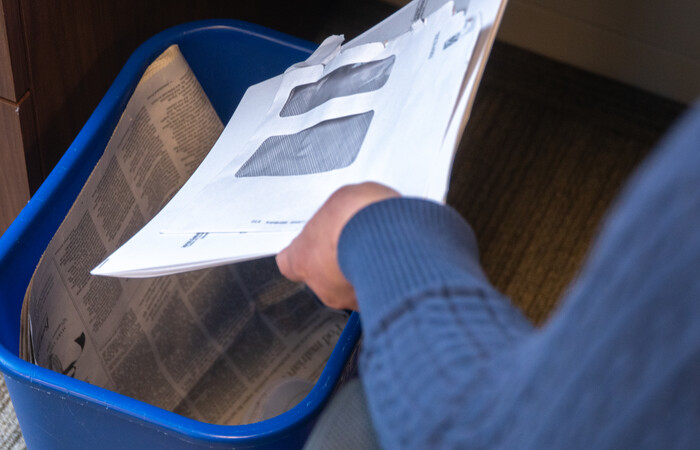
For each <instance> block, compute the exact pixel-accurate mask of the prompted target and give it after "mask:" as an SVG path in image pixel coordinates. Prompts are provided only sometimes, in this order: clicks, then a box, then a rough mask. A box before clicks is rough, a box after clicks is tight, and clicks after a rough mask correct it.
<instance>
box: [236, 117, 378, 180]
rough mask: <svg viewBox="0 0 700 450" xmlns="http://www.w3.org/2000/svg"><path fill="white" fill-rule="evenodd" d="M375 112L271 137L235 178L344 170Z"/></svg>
mask: <svg viewBox="0 0 700 450" xmlns="http://www.w3.org/2000/svg"><path fill="white" fill-rule="evenodd" d="M373 116H374V111H368V112H366V113H362V114H354V115H351V116H345V117H340V118H337V119H330V120H325V121H323V122H320V123H318V124H317V125H314V126H312V127H310V128H307V129H305V130H302V131H300V132H298V133H295V134H288V135H282V136H270V137H269V138H267V139H265V141H264V142H263V143H262V144H261V145H260V147H258V149H257V150H256V151H255V153H253V155H252V156H251V157H250V158H249V159H248V160H247V161H246V162H245V163H244V164H243V165H242V166H241V168H240V169H239V170H238V172H236V177H239V178H243V177H265V176H266V177H281V176H292V175H309V174H314V173H321V172H328V171H330V170H336V169H342V168H343V167H347V166H349V165H350V164H352V163H353V161H355V158H357V154H358V153H359V152H360V148H361V147H362V142H363V141H364V140H365V136H366V135H367V130H368V129H369V125H370V123H371V122H372V117H373Z"/></svg>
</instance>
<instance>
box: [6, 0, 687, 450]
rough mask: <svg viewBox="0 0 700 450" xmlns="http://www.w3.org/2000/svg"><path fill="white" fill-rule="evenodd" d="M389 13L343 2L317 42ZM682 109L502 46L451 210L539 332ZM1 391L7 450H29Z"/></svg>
mask: <svg viewBox="0 0 700 450" xmlns="http://www.w3.org/2000/svg"><path fill="white" fill-rule="evenodd" d="M392 11H393V8H392V7H390V6H388V5H386V4H383V3H381V2H376V1H370V0H366V1H365V0H363V1H350V0H338V1H337V2H334V3H333V6H332V7H329V9H328V11H326V12H325V13H324V14H327V17H326V20H325V26H324V29H323V30H319V33H318V36H319V40H321V39H322V38H323V37H325V36H326V35H327V34H329V33H336V34H337V33H345V34H346V37H348V38H350V37H352V36H354V35H355V34H357V33H358V32H359V31H361V30H363V29H366V28H367V27H368V26H369V25H371V24H373V23H376V22H377V21H378V20H380V19H381V18H382V17H385V16H387V15H389V14H391V12H392ZM682 110H683V107H682V106H681V105H679V104H677V103H674V102H671V101H668V100H664V99H662V98H659V97H656V96H653V95H650V94H647V93H644V92H642V91H639V90H636V89H633V88H630V87H627V86H624V85H622V84H619V83H616V82H613V81H610V80H607V79H604V78H600V77H597V76H594V75H590V74H588V73H586V72H583V71H580V70H577V69H573V68H571V67H568V66H564V65H562V64H558V63H556V62H553V61H550V60H547V59H544V58H541V57H539V56H536V55H534V54H532V53H529V52H526V51H523V50H519V49H516V48H514V47H511V46H508V45H505V44H499V43H496V45H495V47H494V49H493V52H492V54H491V58H490V61H489V64H488V67H487V69H486V73H485V74H484V78H483V81H482V85H481V88H480V90H479V94H478V96H477V100H476V103H475V105H474V110H473V113H472V116H471V119H470V122H469V125H468V126H467V130H466V132H465V136H464V138H463V139H462V142H461V143H460V146H459V151H458V154H457V157H456V159H455V163H454V167H453V172H452V181H451V183H450V193H449V196H448V203H449V204H450V205H452V206H454V207H455V208H456V209H457V210H458V211H459V212H460V214H462V215H463V216H464V217H465V218H466V219H467V220H468V221H469V222H470V223H471V224H472V226H473V228H474V230H475V232H476V235H477V237H478V239H479V245H480V250H481V257H482V263H483V266H484V268H485V270H486V273H487V274H488V276H489V278H490V279H491V281H492V283H493V284H494V285H495V286H496V287H497V288H498V289H500V290H501V291H502V292H504V293H505V294H507V295H509V296H510V297H511V298H512V299H513V300H514V301H515V303H516V304H517V305H519V306H520V307H521V308H522V309H523V311H524V312H525V314H526V315H527V316H528V317H529V318H530V319H531V320H532V321H533V322H534V323H537V324H539V323H542V322H543V321H544V320H546V318H547V317H548V316H549V314H550V313H551V311H552V309H553V308H554V307H555V305H556V303H557V299H558V298H559V297H560V296H561V295H562V293H563V292H564V290H565V289H566V286H567V284H568V283H569V282H570V281H571V280H572V279H573V278H574V277H575V275H576V273H577V271H578V269H579V268H580V266H581V264H582V262H583V260H584V258H585V256H586V253H587V251H588V248H589V245H590V243H591V240H592V239H593V237H594V235H595V232H596V230H597V228H598V226H599V224H600V221H601V218H602V217H603V216H604V214H605V211H606V210H607V209H608V207H609V206H610V204H611V202H612V201H613V199H614V197H615V194H616V193H617V192H618V190H619V189H620V187H621V185H622V183H623V182H624V181H625V180H626V179H627V177H628V176H629V175H630V173H631V172H632V170H633V169H634V168H635V167H636V166H637V165H638V164H639V162H640V161H641V160H642V159H643V158H644V156H646V155H647V154H648V152H649V151H650V149H651V148H652V147H653V146H654V144H655V142H656V141H657V140H658V139H659V137H660V136H661V135H662V134H663V132H664V131H665V130H666V129H667V128H668V126H669V125H670V124H671V123H672V121H673V120H674V119H675V118H676V117H677V116H678V115H679V113H680V112H681V111H682ZM24 447H25V446H24V441H23V440H22V438H21V435H20V432H19V427H18V425H17V422H16V418H15V416H14V411H13V410H12V406H11V403H10V402H9V397H8V395H7V390H6V388H5V384H4V380H3V381H2V382H1V383H0V449H3V450H6V449H12V450H15V449H21V448H24Z"/></svg>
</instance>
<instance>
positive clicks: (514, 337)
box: [338, 198, 533, 448]
mask: <svg viewBox="0 0 700 450" xmlns="http://www.w3.org/2000/svg"><path fill="white" fill-rule="evenodd" d="M338 255H339V256H338V258H339V263H340V266H341V269H342V271H343V273H344V274H345V276H346V277H347V278H348V280H350V282H351V283H352V284H353V286H354V287H355V292H356V294H357V299H358V304H359V308H360V317H361V320H362V325H363V330H364V344H363V345H364V347H363V352H362V356H361V360H360V361H361V362H360V370H361V372H362V379H363V383H364V385H365V389H366V391H367V393H368V402H369V407H370V412H371V414H372V418H373V422H374V424H375V427H376V429H377V432H378V434H379V438H380V440H381V442H382V444H383V446H384V447H386V448H397V447H401V448H407V447H415V448H425V447H434V446H443V445H447V446H450V445H451V444H456V443H457V442H459V443H460V444H462V445H463V444H469V442H471V443H472V444H475V445H477V446H478V445H480V444H484V443H487V442H489V440H490V438H489V436H488V434H489V433H490V432H491V431H493V430H492V424H493V421H488V420H486V419H487V417H488V416H489V414H491V411H494V408H493V405H494V401H495V397H496V396H497V394H498V390H499V383H500V381H499V380H500V377H499V373H504V372H506V371H507V370H506V368H505V367H503V365H504V364H510V363H511V361H512V358H508V357H507V354H508V353H509V352H511V351H512V349H513V347H514V345H513V344H514V343H516V342H518V341H520V340H521V339H522V338H523V337H525V336H526V335H528V334H530V333H532V331H533V328H532V326H531V325H530V323H529V322H528V321H527V320H526V319H525V318H524V317H523V316H522V314H521V313H520V312H519V310H518V309H517V308H515V307H514V306H513V305H512V304H511V302H510V301H509V300H508V299H507V298H505V297H503V296H502V295H501V294H499V293H498V292H497V291H496V290H495V289H494V288H493V287H492V286H491V285H490V284H489V282H488V280H487V279H486V277H485V275H484V273H483V271H482V270H481V268H480V265H479V260H478V250H477V244H476V239H475V237H474V234H473V232H472V230H471V228H470V227H469V226H468V225H467V223H466V222H465V221H464V220H463V219H462V218H461V217H460V216H459V214H458V213H457V212H456V211H454V210H452V209H451V208H448V207H445V206H443V205H439V204H437V203H434V202H430V201H426V200H419V199H411V198H396V199H389V200H385V201H382V202H379V203H375V204H373V205H370V206H369V207H367V208H365V209H363V210H362V211H360V212H359V213H358V214H357V215H356V216H355V217H353V219H351V220H350V222H349V223H348V224H347V225H346V227H345V229H344V230H343V233H342V235H341V238H340V242H339V246H338ZM465 404H469V405H470V407H469V408H468V409H465V408H464V405H465ZM465 411H468V413H467V417H465ZM455 420H459V421H460V423H459V426H458V427H455V425H456V424H455V423H453V422H454V421H455ZM486 423H488V424H490V425H489V426H483V425H484V424H486ZM456 428H459V429H460V430H462V431H461V432H460V433H457V434H459V436H456V435H455V434H454V433H451V432H450V430H452V429H456ZM464 430H468V433H467V434H468V436H465V435H464V433H463V432H464ZM465 438H466V440H465ZM453 439H457V440H456V441H454V442H450V440H453Z"/></svg>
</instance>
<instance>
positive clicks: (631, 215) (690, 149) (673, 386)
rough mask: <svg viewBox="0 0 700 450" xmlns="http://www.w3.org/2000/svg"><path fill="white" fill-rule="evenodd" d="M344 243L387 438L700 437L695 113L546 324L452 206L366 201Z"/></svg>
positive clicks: (433, 444) (699, 132) (689, 440)
mask: <svg viewBox="0 0 700 450" xmlns="http://www.w3.org/2000/svg"><path fill="white" fill-rule="evenodd" d="M338 250H339V261H340V264H341V268H342V270H343V272H344V274H345V275H346V277H347V278H348V279H349V280H350V281H351V283H352V284H353V285H354V287H355V291H356V293H357V297H358V302H359V306H360V311H361V320H362V324H363V329H364V348H363V353H362V355H361V365H360V369H361V376H362V381H363V384H364V387H365V390H366V393H367V399H368V403H369V407H370V412H371V415H372V420H373V423H374V425H375V429H376V431H377V433H378V435H379V439H380V441H381V443H382V445H383V446H384V447H386V448H390V449H391V448H509V449H510V448H533V449H550V448H596V449H597V448H700V109H696V110H695V112H694V113H693V114H692V115H690V116H689V117H687V118H686V120H685V121H684V122H683V124H682V125H681V126H680V127H677V129H676V131H675V133H673V134H672V135H671V136H670V137H669V138H668V139H666V141H665V142H664V143H662V145H661V148H660V149H659V150H657V152H656V153H655V154H654V156H653V157H652V158H651V159H650V160H649V161H647V162H646V164H645V165H644V167H643V168H642V170H641V171H639V172H638V173H637V175H636V176H635V177H633V179H632V180H631V182H630V183H629V185H628V187H627V188H626V189H625V191H624V193H623V195H622V197H621V199H620V200H619V201H618V203H617V206H616V208H615V209H614V211H613V213H612V214H611V215H610V216H609V217H608V219H607V221H606V223H605V226H604V228H603V231H602V233H601V235H600V236H599V238H598V240H597V242H596V244H595V246H594V247H593V250H592V252H591V254H590V256H589V259H588V261H587V263H586V265H585V266H584V269H583V271H582V273H581V274H580V276H579V278H578V280H577V281H576V282H575V283H574V284H573V285H572V286H571V287H570V288H569V290H568V294H567V296H566V298H565V299H563V301H562V302H561V306H560V308H559V310H558V311H557V312H556V313H555V314H554V316H553V317H552V318H551V319H550V321H549V322H548V323H547V324H546V325H545V326H543V327H542V328H540V329H534V328H533V327H532V326H531V325H530V324H529V323H528V321H527V320H526V319H525V318H524V317H523V316H522V314H521V313H520V312H519V311H518V310H517V308H515V307H513V306H512V304H511V303H510V301H509V300H508V299H507V298H505V297H504V296H503V295H501V294H499V293H498V292H497V291H496V290H495V289H494V288H493V287H492V286H491V285H490V284H489V282H488V280H487V279H486V277H485V276H484V273H483V272H482V270H481V268H480V265H479V260H478V251H477V243H476V240H475V237H474V235H473V233H472V231H471V230H470V228H469V226H468V225H467V224H466V223H465V222H464V221H463V220H462V219H461V217H460V216H459V215H458V214H457V213H456V212H455V211H453V210H451V209H449V208H447V207H444V206H441V205H438V204H435V203H432V202H428V201H424V200H417V199H405V198H404V199H390V200H386V201H383V202H380V203H376V204H374V205H371V206H369V207H368V208H365V209H364V210H362V211H360V212H359V213H358V214H357V215H356V216H355V217H354V218H353V219H352V220H351V221H350V222H349V223H348V225H347V226H346V227H345V229H344V230H343V233H342V235H341V239H340V243H339V249H338Z"/></svg>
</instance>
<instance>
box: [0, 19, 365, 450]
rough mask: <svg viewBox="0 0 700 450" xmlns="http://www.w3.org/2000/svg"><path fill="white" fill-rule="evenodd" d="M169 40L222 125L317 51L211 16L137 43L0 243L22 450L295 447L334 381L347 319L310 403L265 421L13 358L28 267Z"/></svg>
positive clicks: (355, 324) (346, 346)
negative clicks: (170, 406) (189, 407)
mask: <svg viewBox="0 0 700 450" xmlns="http://www.w3.org/2000/svg"><path fill="white" fill-rule="evenodd" d="M172 44H178V45H179V46H180V50H181V51H182V53H183V54H184V56H185V58H186V59H187V61H188V63H189V64H190V66H191V68H192V70H193V71H194V73H195V75H196V76H197V78H198V80H199V82H200V84H201V85H202V87H203V88H204V91H205V92H206V93H207V95H208V96H209V99H210V100H211V102H212V104H213V105H214V108H215V109H216V112H217V113H218V114H219V117H220V118H221V120H222V121H223V122H224V123H226V122H228V120H229V119H230V118H231V115H232V114H233V111H234V110H235V108H236V106H237V105H238V103H239V101H240V99H241V98H242V96H243V93H244V92H245V90H246V89H247V88H248V86H250V85H252V84H255V83H258V82H260V81H263V80H265V79H267V78H270V77H272V76H275V75H277V74H280V73H282V72H283V71H284V69H285V68H287V67H288V66H289V65H291V64H293V63H295V62H298V61H301V60H304V59H306V57H307V56H308V55H309V54H310V53H311V52H312V50H313V48H314V47H315V46H314V45H313V44H311V43H309V42H306V41H302V40H299V39H296V38H293V37H290V36H287V35H284V34H281V33H278V32H275V31H272V30H268V29H265V28H263V27H259V26H255V25H251V24H247V23H243V22H239V21H234V20H210V21H201V22H194V23H190V24H185V25H180V26H177V27H174V28H171V29H169V30H166V31H164V32H162V33H160V34H158V35H156V36H155V37H153V38H151V39H149V40H148V41H146V42H145V43H144V44H143V45H141V46H140V47H139V48H138V49H137V50H136V52H134V54H133V55H132V56H131V58H129V60H128V61H127V63H126V65H125V66H124V68H123V69H122V71H121V72H120V73H119V75H118V76H117V78H116V80H115V81H114V83H113V84H112V86H111V87H110V88H109V90H108V91H107V93H106V95H105V96H104V98H103V99H102V101H101V102H100V104H99V105H98V107H97V109H95V111H94V112H93V114H92V116H90V119H89V120H88V121H87V123H86V124H85V126H84V127H83V129H82V130H81V132H80V134H78V136H77V137H76V139H75V141H74V142H73V143H72V144H71V146H70V147H69V148H68V151H66V153H65V155H64V156H63V158H61V160H60V162H59V163H58V165H57V166H56V168H55V169H54V170H53V171H52V172H51V174H50V175H49V177H48V178H47V179H46V181H45V182H44V183H43V185H42V186H41V187H40V188H39V190H38V191H37V192H36V194H35V195H34V197H33V198H32V199H31V201H30V202H29V203H28V204H27V206H26V207H25V208H24V209H23V210H22V212H21V213H20V215H19V216H18V217H17V219H16V220H15V221H14V223H13V224H12V225H11V226H10V228H9V229H8V230H7V231H6V232H5V234H4V235H3V236H2V237H1V238H0V371H2V373H3V374H4V376H5V381H6V383H7V388H8V390H9V393H10V397H11V398H12V403H13V404H14V407H15V411H16V412H17V417H18V419H19V422H20V426H21V428H22V431H23V434H24V438H25V440H26V442H27V445H28V446H29V448H32V449H39V448H99V449H103V450H104V449H112V448H114V449H125V448H149V449H157V448H163V449H179V448H200V447H201V448H223V447H226V448H232V447H235V448H295V447H300V446H301V445H302V444H303V443H304V441H305V439H306V436H307V435H308V432H309V430H310V428H311V426H312V425H313V422H314V420H315V418H316V417H317V415H318V413H319V411H320V409H321V407H322V406H323V404H324V403H325V402H326V401H327V400H328V398H329V397H330V395H331V393H332V392H333V390H334V388H335V386H336V385H337V384H338V382H339V380H340V379H341V377H342V376H343V370H344V368H345V367H347V364H346V363H347V362H348V360H349V359H351V357H352V356H353V352H354V349H355V346H356V344H357V341H358V339H359V335H360V325H359V320H358V317H357V315H356V314H353V315H352V316H351V317H350V319H349V321H348V322H347V325H346V326H345V329H344V331H343V333H342V335H341V336H340V339H339V340H338V343H337V344H336V347H335V349H334V350H333V353H332V355H331V357H330V359H329V360H328V363H327V364H326V367H325V369H324V371H323V373H322V375H321V377H320V379H319V380H318V382H317V383H316V385H315V387H314V388H313V390H312V391H311V392H310V393H309V395H308V396H307V397H306V398H305V399H304V400H303V401H302V402H301V403H299V404H298V405H297V406H296V407H294V408H292V409H291V410H289V411H288V412H286V413H284V414H281V415H279V416H277V417H274V418H272V419H269V420H265V421H263V422H258V423H254V424H249V425H238V426H224V425H214V424H208V423H203V422H198V421H195V420H192V419H188V418H186V417H183V416H179V415H177V414H175V413H173V412H169V411H166V410H163V409H160V408H157V407H155V406H152V405H149V404H146V403H143V402H140V401H138V400H134V399H132V398H129V397H126V396H123V395H120V394H117V393H114V392H111V391H108V390H106V389H103V388H100V387H97V386H93V385H91V384H88V383H85V382H82V381H78V380H75V379H73V378H70V377H67V376H64V375H61V374H59V373H56V372H52V371H50V370H47V369H44V368H41V367H38V366H35V365H33V364H30V363H28V362H26V361H23V360H21V359H20V358H19V357H18V353H19V352H18V350H19V326H20V310H21V307H22V301H23V299H24V293H25V291H26V288H27V285H28V284H29V281H30V279H31V276H32V273H33V271H34V268H35V267H36V265H37V263H38V262H39V259H40V257H41V255H42V253H43V251H44V249H45V248H46V246H47V245H48V243H49V241H50V239H51V237H52V236H53V234H54V233H55V231H56V229H57V228H58V226H59V225H60V223H61V221H62V220H63V218H64V217H65V215H66V213H67V212H68V210H69V208H70V207H71V205H72V203H73V201H74V200H75V198H76V197H77V195H78V193H79V192H80V190H81V188H82V186H83V184H84V183H85V181H86V180H87V177H88V175H89V174H90V172H91V171H92V169H93V167H94V166H95V164H96V163H97V161H98V159H99V158H100V156H101V155H102V151H103V150H104V148H105V146H106V144H107V141H108V140H109V138H110V136H111V134H112V131H113V130H114V128H115V126H116V124H117V122H118V120H119V117H120V116H121V114H122V112H123V110H124V108H125V106H126V104H127V101H128V100H129V97H130V96H131V94H132V92H133V91H134V88H135V87H136V84H137V82H138V81H139V79H140V77H141V75H142V73H143V71H144V70H145V69H146V67H147V66H148V65H149V64H150V63H151V61H153V60H154V59H155V58H156V57H157V56H158V55H159V54H160V53H161V52H162V51H163V50H165V49H166V48H167V47H168V46H170V45H172Z"/></svg>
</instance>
